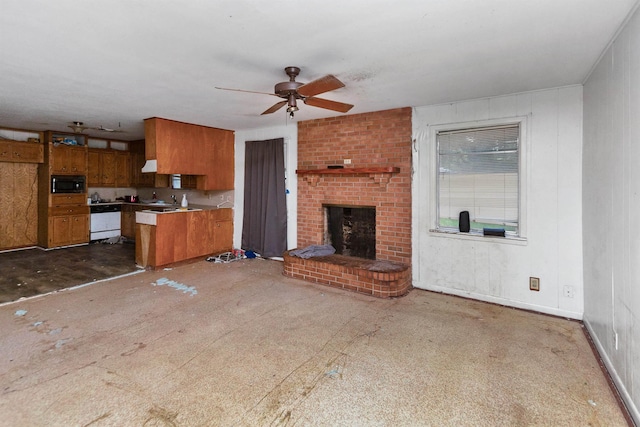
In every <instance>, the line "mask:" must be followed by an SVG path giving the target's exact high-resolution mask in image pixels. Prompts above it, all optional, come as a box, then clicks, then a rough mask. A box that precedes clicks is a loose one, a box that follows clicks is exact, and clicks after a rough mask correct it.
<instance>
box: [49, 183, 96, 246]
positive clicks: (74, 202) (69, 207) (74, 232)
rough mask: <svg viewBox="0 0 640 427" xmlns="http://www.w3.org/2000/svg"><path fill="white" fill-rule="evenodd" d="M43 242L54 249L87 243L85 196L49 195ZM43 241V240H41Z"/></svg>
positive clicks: (87, 207)
mask: <svg viewBox="0 0 640 427" xmlns="http://www.w3.org/2000/svg"><path fill="white" fill-rule="evenodd" d="M48 205H49V207H48V210H47V221H46V229H44V230H43V233H45V234H46V235H45V236H44V237H45V238H44V240H46V243H45V242H42V241H41V243H40V244H41V245H42V246H45V247H48V248H54V247H58V246H67V245H75V244H80V243H88V242H89V206H87V198H86V194H51V195H49V203H48ZM41 240H43V239H41Z"/></svg>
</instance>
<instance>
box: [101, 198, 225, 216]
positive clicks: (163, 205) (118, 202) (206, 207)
mask: <svg viewBox="0 0 640 427" xmlns="http://www.w3.org/2000/svg"><path fill="white" fill-rule="evenodd" d="M107 205H128V206H141V207H145V208H159V209H160V208H172V207H174V208H176V209H178V208H180V204H177V205H172V204H170V203H142V202H137V203H133V202H123V201H122V200H116V201H114V202H99V203H91V205H89V206H107ZM229 208H232V206H221V207H217V206H215V205H214V206H211V205H194V204H189V210H191V211H193V210H214V209H229ZM171 212H174V211H169V213H171ZM158 213H167V212H158Z"/></svg>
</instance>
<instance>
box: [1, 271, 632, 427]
mask: <svg viewBox="0 0 640 427" xmlns="http://www.w3.org/2000/svg"><path fill="white" fill-rule="evenodd" d="M281 271H282V265H281V264H280V263H279V262H276V261H264V260H259V259H255V260H243V261H237V262H232V263H229V264H214V263H208V262H204V261H202V262H197V263H194V264H189V265H184V266H181V267H177V268H173V269H169V270H161V271H157V272H143V273H140V274H135V275H131V276H127V277H121V278H119V279H115V280H112V281H106V282H99V283H94V284H92V285H90V286H86V287H83V288H80V289H74V290H71V291H62V292H58V293H55V294H51V295H46V296H43V297H37V298H34V299H29V300H23V301H18V302H16V303H12V304H8V305H3V306H1V307H0V330H1V331H2V332H1V334H0V387H1V393H2V398H1V399H0V420H1V421H0V424H2V425H7V426H89V425H91V426H159V425H170V426H173V425H175V426H215V425H222V426H268V425H297V426H306V425H321V426H338V425H341V426H349V425H355V426H360V425H366V426H368V425H372V426H421V425H433V426H466V425H481V426H485V425H486V426H518V425H544V426H552V425H553V426H556V425H564V426H569V425H570V426H587V425H592V426H598V425H602V426H605V425H606V426H622V425H626V424H625V419H624V417H623V414H622V412H621V411H620V409H619V407H618V405H617V403H616V401H615V399H614V396H613V394H612V393H611V391H610V389H609V387H608V385H607V382H606V380H605V377H604V376H603V374H602V372H601V370H600V368H599V366H598V363H597V361H596V359H595V357H594V356H593V353H592V351H591V349H590V347H589V344H588V342H587V340H586V339H585V337H584V334H583V331H582V326H581V325H580V323H578V322H572V321H567V320H564V319H558V318H553V317H549V316H544V315H537V314H532V313H528V312H524V311H519V310H514V309H509V308H502V307H498V306H495V305H490V304H484V303H481V302H475V301H469V300H464V299H461V298H456V297H449V296H445V295H440V294H434V293H430V292H425V291H421V290H413V291H411V292H410V293H409V295H408V296H406V297H403V298H400V299H394V300H380V299H376V298H372V297H367V296H363V295H357V294H353V293H349V292H346V291H339V290H334V289H331V288H328V287H323V286H320V285H313V284H309V283H306V282H302V281H298V280H294V279H289V278H286V277H284V276H282V274H281Z"/></svg>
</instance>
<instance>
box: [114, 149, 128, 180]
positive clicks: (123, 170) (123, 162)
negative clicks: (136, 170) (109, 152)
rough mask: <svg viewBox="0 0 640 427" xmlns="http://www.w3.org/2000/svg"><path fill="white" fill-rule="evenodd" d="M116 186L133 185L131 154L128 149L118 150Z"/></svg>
mask: <svg viewBox="0 0 640 427" xmlns="http://www.w3.org/2000/svg"><path fill="white" fill-rule="evenodd" d="M115 154H116V187H129V186H131V155H130V154H129V152H127V151H116V152H115Z"/></svg>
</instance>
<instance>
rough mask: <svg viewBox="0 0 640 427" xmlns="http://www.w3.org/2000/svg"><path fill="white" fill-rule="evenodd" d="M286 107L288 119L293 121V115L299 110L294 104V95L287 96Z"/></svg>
mask: <svg viewBox="0 0 640 427" xmlns="http://www.w3.org/2000/svg"><path fill="white" fill-rule="evenodd" d="M287 105H288V106H287V113H289V117H291V118H292V119H293V113H295V112H296V111H298V110H299V108H298V104H297V103H296V96H295V95H294V94H290V95H289V100H288V102H287Z"/></svg>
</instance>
